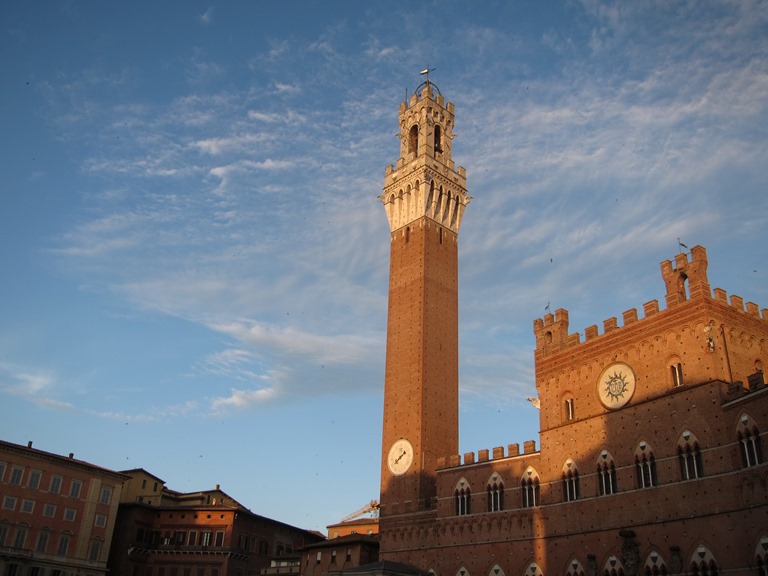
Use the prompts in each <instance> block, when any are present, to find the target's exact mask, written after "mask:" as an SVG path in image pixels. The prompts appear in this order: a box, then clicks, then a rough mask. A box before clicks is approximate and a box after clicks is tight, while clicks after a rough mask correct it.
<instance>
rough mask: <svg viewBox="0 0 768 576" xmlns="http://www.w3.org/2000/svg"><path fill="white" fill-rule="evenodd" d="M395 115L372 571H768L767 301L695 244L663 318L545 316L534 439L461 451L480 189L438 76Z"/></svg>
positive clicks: (668, 281) (651, 313)
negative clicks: (463, 244)
mask: <svg viewBox="0 0 768 576" xmlns="http://www.w3.org/2000/svg"><path fill="white" fill-rule="evenodd" d="M399 123H400V140H401V145H400V158H399V160H398V161H397V163H396V164H395V165H394V166H390V167H388V168H387V170H386V174H385V185H384V193H383V195H382V196H381V200H382V202H383V204H384V206H385V210H386V214H387V218H388V221H389V224H390V231H391V239H390V240H391V259H390V285H389V308H388V327H387V352H386V372H385V392H384V395H385V398H384V418H383V442H382V459H381V462H382V464H381V497H380V500H381V509H380V537H381V548H380V558H381V560H382V562H380V563H379V564H378V565H376V566H371V572H378V573H406V572H409V570H406V569H405V568H403V567H402V566H403V565H407V566H410V567H413V568H415V569H416V570H415V572H422V573H426V572H430V573H433V574H436V575H438V576H550V575H564V576H595V575H598V574H599V575H605V576H621V575H624V576H636V575H638V574H646V575H657V574H661V575H663V574H695V575H705V574H706V575H714V574H718V573H728V574H734V575H741V574H743V575H747V574H750V575H757V574H761V575H763V576H765V575H766V574H768V465H767V464H766V461H765V454H764V435H765V433H764V432H763V431H764V430H765V429H766V427H768V387H767V386H766V384H765V379H764V371H765V362H767V361H768V309H762V310H760V309H759V308H758V306H757V305H756V304H754V303H751V302H749V303H746V304H745V303H744V302H743V300H742V299H741V298H739V297H738V296H733V295H732V296H730V297H728V295H727V293H726V292H725V291H724V290H721V289H718V288H716V289H714V290H712V289H711V288H710V285H709V281H708V278H707V262H708V260H707V253H706V250H705V249H704V248H703V247H701V246H696V247H694V248H693V249H691V251H690V253H680V254H677V255H675V257H674V261H665V262H662V263H661V277H662V280H663V282H664V285H665V287H666V297H665V307H664V308H663V309H662V308H661V307H660V306H659V303H658V302H657V301H655V300H652V301H650V302H647V303H645V304H644V305H643V306H642V311H641V313H638V310H637V309H635V308H632V309H629V310H627V311H626V312H624V313H623V315H622V318H621V320H620V321H619V319H617V318H610V319H608V320H605V321H604V322H603V327H602V331H600V330H599V329H598V327H597V326H596V325H595V326H591V327H588V328H587V329H586V331H585V333H584V337H583V338H582V336H581V334H579V333H572V332H571V331H570V326H569V321H568V311H567V310H565V309H558V310H556V312H555V313H554V314H547V315H546V316H544V317H543V318H540V319H537V320H535V321H534V324H533V331H534V334H535V338H536V351H535V366H536V387H537V390H538V399H537V401H538V404H539V406H540V437H539V446H538V447H537V445H536V442H535V441H529V442H525V443H523V446H522V449H521V447H520V446H519V445H518V444H512V445H501V446H497V447H494V448H492V449H490V450H489V449H484V450H479V451H477V452H476V453H475V452H470V453H466V454H463V455H462V454H459V453H458V361H457V359H458V234H459V228H460V224H461V220H462V217H463V215H464V212H465V209H466V207H467V205H468V204H469V201H470V197H469V196H468V195H467V189H466V171H465V170H464V169H463V168H461V167H459V168H456V167H455V165H454V162H453V159H452V155H451V140H452V137H453V129H454V106H453V104H451V103H446V101H445V100H444V98H443V96H442V94H440V91H439V89H437V87H436V86H435V85H434V83H431V82H430V81H429V80H427V81H426V82H425V83H424V84H422V86H420V87H419V89H417V91H416V92H415V93H414V94H413V95H412V96H411V97H410V98H409V100H408V101H406V102H403V103H402V104H401V105H400V111H399ZM385 566H390V568H389V569H385V568H383V567H385ZM392 566H401V567H400V568H398V569H394V568H391V567H392ZM410 573H413V571H410Z"/></svg>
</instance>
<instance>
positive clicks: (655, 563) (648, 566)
mask: <svg viewBox="0 0 768 576" xmlns="http://www.w3.org/2000/svg"><path fill="white" fill-rule="evenodd" d="M643 572H644V573H645V576H667V574H668V573H669V571H668V570H667V563H666V562H665V561H664V556H662V555H661V553H660V552H659V551H658V550H652V551H651V552H650V553H649V554H648V557H647V558H646V559H645V565H644V567H643Z"/></svg>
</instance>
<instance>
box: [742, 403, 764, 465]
mask: <svg viewBox="0 0 768 576" xmlns="http://www.w3.org/2000/svg"><path fill="white" fill-rule="evenodd" d="M736 438H737V440H738V444H739V451H740V453H741V463H742V465H743V466H744V468H751V467H752V466H757V465H758V464H760V463H762V462H763V442H762V439H761V437H760V430H759V429H758V427H757V423H756V422H755V420H754V418H752V416H751V415H750V414H749V413H747V412H742V413H741V415H740V416H739V419H738V421H737V423H736Z"/></svg>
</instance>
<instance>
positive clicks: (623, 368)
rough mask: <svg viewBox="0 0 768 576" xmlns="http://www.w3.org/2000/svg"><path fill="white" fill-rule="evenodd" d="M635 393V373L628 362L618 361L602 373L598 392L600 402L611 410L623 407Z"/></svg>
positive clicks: (598, 382)
mask: <svg viewBox="0 0 768 576" xmlns="http://www.w3.org/2000/svg"><path fill="white" fill-rule="evenodd" d="M634 393H635V373H634V371H633V370H632V368H631V367H630V366H629V365H628V364H624V363H623V362H616V363H615V364H611V365H610V366H608V367H607V368H606V369H605V370H603V371H602V373H601V374H600V378H599V379H598V381H597V394H598V395H599V396H600V402H602V403H603V406H605V407H606V408H608V409H610V410H615V409H616V408H621V407H622V406H624V405H625V404H626V403H627V402H629V399H630V398H632V394H634Z"/></svg>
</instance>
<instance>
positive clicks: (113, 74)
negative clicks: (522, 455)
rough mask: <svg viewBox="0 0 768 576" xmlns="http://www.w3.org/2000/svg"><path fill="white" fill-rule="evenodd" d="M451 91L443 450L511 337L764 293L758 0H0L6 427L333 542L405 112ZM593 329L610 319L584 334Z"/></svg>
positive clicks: (363, 417)
mask: <svg viewBox="0 0 768 576" xmlns="http://www.w3.org/2000/svg"><path fill="white" fill-rule="evenodd" d="M426 66H429V67H432V68H435V69H436V70H435V71H434V72H433V73H432V75H431V78H432V80H434V81H435V83H436V84H437V86H438V87H439V88H440V89H441V91H442V93H443V94H444V96H445V97H446V98H447V99H448V100H450V101H452V102H454V103H455V105H456V129H455V132H456V133H457V134H458V136H457V137H456V139H455V140H454V150H453V155H454V159H455V160H456V162H457V164H460V165H463V166H465V167H466V168H467V171H468V187H469V193H470V194H471V195H472V196H473V197H474V199H473V201H472V203H471V204H470V205H469V207H468V210H467V212H466V214H465V217H464V220H463V224H462V229H461V234H460V239H459V241H460V346H461V352H460V366H461V368H460V371H461V383H460V387H461V411H460V417H461V434H460V435H461V451H462V452H465V451H477V450H479V449H483V448H489V449H490V448H493V447H494V446H506V445H507V444H510V443H513V442H520V443H522V442H523V441H524V440H527V439H537V438H538V436H537V434H538V414H537V412H536V410H535V409H534V408H532V407H531V405H530V404H529V403H528V402H527V401H526V400H525V398H526V397H527V396H532V395H535V379H534V371H533V348H534V338H533V332H532V323H533V321H534V319H535V318H538V317H541V316H542V315H543V314H544V308H545V306H547V304H550V307H551V309H552V310H554V309H555V308H560V307H563V308H566V309H568V310H569V312H570V318H571V332H580V333H582V335H583V333H584V329H585V328H586V327H587V326H590V325H592V324H598V325H599V326H601V327H602V322H603V320H604V319H606V318H609V317H612V316H616V317H618V318H619V319H620V318H621V314H622V312H623V311H625V310H627V309H629V308H633V307H635V308H638V310H639V311H640V315H641V316H642V305H643V303H645V302H647V301H649V300H652V299H658V300H659V302H660V304H661V306H662V308H663V307H664V285H663V282H662V280H661V277H660V274H659V267H658V264H659V262H660V261H662V260H666V259H668V258H673V257H674V255H675V253H676V252H677V251H678V244H677V239H678V238H680V239H681V241H682V242H683V243H685V244H687V245H688V246H693V245H695V244H701V245H703V246H705V247H706V248H707V250H708V255H709V259H710V266H709V277H710V282H711V284H712V286H713V287H721V288H724V289H725V290H727V291H728V293H729V294H738V295H740V296H742V297H743V298H744V299H745V301H753V302H756V303H758V304H759V305H760V306H761V307H768V290H767V289H766V285H767V284H768V267H766V245H767V244H766V240H768V222H767V220H768V194H766V188H767V184H768V98H767V96H768V3H766V2H764V1H747V0H745V1H735V0H734V1H708V0H703V1H695V2H694V1H690V2H684V1H675V0H672V1H663V2H662V1H658V2H649V1H638V2H620V1H611V2H603V1H599V0H583V1H581V2H579V1H575V0H574V1H567V2H541V1H531V2H455V1H441V2H434V3H432V2H387V3H373V2H346V1H345V2H342V1H339V2H307V1H304V2H298V1H295V2H294V1H290V0H288V1H285V2H281V3H267V2H227V3H224V2H197V1H189V2H173V3H172V2H142V1H137V2H131V3H102V2H74V1H71V2H65V1H62V2H3V3H2V4H1V5H0V70H1V71H2V72H0V82H1V84H0V104H1V105H0V134H2V138H1V139H0V146H1V147H0V152H1V155H0V157H1V158H2V164H3V174H4V176H5V178H4V182H3V185H2V188H1V189H0V190H1V192H0V262H2V270H3V274H2V278H3V279H2V282H0V302H1V304H0V436H2V438H3V439H6V440H9V441H12V442H18V443H26V442H27V441H28V440H33V441H34V442H35V446H37V447H39V448H41V449H44V450H49V451H53V452H58V453H64V454H66V453H69V452H74V453H75V454H76V456H77V457H79V458H82V459H85V460H88V461H91V462H94V463H97V464H100V465H102V466H105V467H108V468H113V469H127V468H134V467H143V468H146V469H148V470H149V471H151V472H152V473H154V474H156V475H158V476H160V477H161V478H163V479H164V480H166V482H167V484H168V485H169V486H170V487H171V488H173V489H176V490H182V491H186V490H199V489H205V488H212V487H213V486H214V485H215V484H217V483H218V484H221V486H222V488H223V489H224V490H225V491H227V492H229V493H230V494H231V495H232V496H233V497H235V498H237V499H238V500H239V501H241V502H242V503H244V504H245V505H247V506H248V507H250V508H251V509H252V510H253V511H255V512H257V513H260V514H263V515H266V516H270V517H273V518H277V519H279V520H282V521H285V522H288V523H291V524H295V525H298V526H301V527H305V528H314V529H319V530H323V529H324V527H325V525H326V524H329V523H333V522H336V521H338V520H340V519H341V518H342V517H344V516H345V515H347V514H348V513H350V512H352V511H353V510H355V509H357V508H359V507H361V506H363V505H364V504H366V503H367V502H368V501H369V500H371V499H372V498H377V497H378V486H379V458H380V450H381V448H380V442H381V415H382V394H383V366H384V353H385V331H386V305H387V275H388V258H389V229H388V225H387V220H386V217H385V214H384V209H383V206H382V205H381V203H380V202H379V201H378V199H377V196H378V195H379V194H380V193H381V190H382V187H383V178H384V170H385V167H386V166H387V165H389V164H391V163H394V162H395V161H396V160H397V156H398V154H399V143H398V140H397V138H395V133H396V132H397V130H398V126H397V111H398V107H399V104H400V102H401V100H402V99H403V98H404V96H405V94H406V91H407V90H409V91H413V90H414V89H415V88H416V86H417V85H418V83H419V82H420V81H421V78H420V77H419V74H418V72H419V71H420V70H421V69H423V68H425V67H426ZM601 331H602V328H601Z"/></svg>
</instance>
